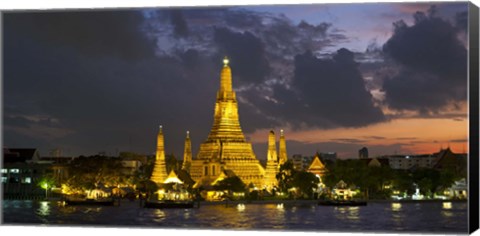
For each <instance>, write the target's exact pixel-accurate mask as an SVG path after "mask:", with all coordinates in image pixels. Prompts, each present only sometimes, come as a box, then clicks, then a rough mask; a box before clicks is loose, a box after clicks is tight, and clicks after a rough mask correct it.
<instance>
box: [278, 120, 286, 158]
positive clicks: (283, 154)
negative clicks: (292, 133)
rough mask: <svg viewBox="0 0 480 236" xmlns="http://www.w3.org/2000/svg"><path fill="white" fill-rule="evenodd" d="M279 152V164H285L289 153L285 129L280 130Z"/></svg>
mask: <svg viewBox="0 0 480 236" xmlns="http://www.w3.org/2000/svg"><path fill="white" fill-rule="evenodd" d="M279 146H280V147H279V148H280V150H279V154H278V164H279V165H283V163H285V162H287V159H288V155H287V143H286V142H285V135H284V134H283V129H282V130H280V144H279Z"/></svg>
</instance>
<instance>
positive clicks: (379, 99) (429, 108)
mask: <svg viewBox="0 0 480 236" xmlns="http://www.w3.org/2000/svg"><path fill="white" fill-rule="evenodd" d="M417 11H420V12H423V13H417V14H415V12H417ZM466 11H467V4H466V3H441V2H438V3H435V7H434V8H431V3H381V4H377V3H375V4H349V5H342V4H317V5H311V6H310V5H293V6H244V7H242V6H239V7H212V8H206V7H200V8H178V9H176V8H170V9H165V8H163V9H161V8H159V9H134V10H109V11H104V10H103V11H102V10H95V11H79V12H72V11H71V10H69V11H59V12H57V13H53V12H51V13H40V12H37V13H35V12H31V13H28V12H26V13H13V12H12V13H6V14H5V17H4V45H3V46H4V94H5V96H4V109H3V110H4V115H3V118H4V124H3V129H4V146H6V147H35V148H39V149H40V150H41V154H42V155H48V151H49V150H51V149H55V148H60V149H62V150H63V151H64V154H66V155H81V154H83V155H91V154H96V153H98V152H101V151H105V152H107V153H110V154H114V153H116V152H121V151H133V152H140V153H146V154H147V153H148V154H151V153H154V152H155V137H156V132H157V127H158V125H163V127H164V134H165V151H166V153H174V154H175V155H176V157H177V158H179V157H181V156H182V155H183V144H184V138H185V132H186V131H190V137H191V140H192V149H193V150H192V151H193V155H194V156H195V155H196V153H197V151H198V148H199V145H200V143H201V142H203V141H204V139H206V137H207V134H208V131H209V130H210V128H211V125H212V123H211V122H212V121H211V120H212V112H213V108H214V104H215V92H216V90H217V89H218V86H219V83H218V79H219V73H218V71H219V69H220V68H221V66H222V63H221V59H222V58H223V57H224V56H225V55H226V56H228V57H229V58H230V60H231V65H232V74H233V87H234V89H235V90H236V92H237V96H238V103H239V113H240V114H239V115H240V122H241V124H242V129H243V131H244V132H245V135H246V137H247V139H248V140H249V141H250V142H252V143H253V148H254V151H255V154H256V155H257V158H258V159H265V158H266V155H267V152H266V150H267V137H268V131H269V130H271V129H273V130H274V131H275V132H276V133H279V130H280V129H284V130H285V136H286V140H287V149H288V150H289V154H290V156H291V155H293V154H296V153H301V154H303V155H307V156H308V155H313V154H314V153H315V151H321V152H337V153H338V155H339V157H340V158H349V157H357V156H358V149H360V148H361V147H363V146H366V147H368V148H369V152H370V153H371V155H372V156H375V155H382V154H393V153H405V154H415V153H432V152H436V151H438V150H439V149H440V148H441V147H443V148H445V147H447V146H449V147H451V148H452V150H453V151H454V152H464V151H468V145H467V137H468V118H467V100H466V99H467V98H466V95H467V45H468V43H467V42H466V39H467V31H466V19H467V18H466ZM282 14H283V15H282ZM400 20H403V22H404V24H402V23H396V24H395V25H396V26H395V27H396V30H394V26H393V23H394V22H399V21H400ZM99 22H101V24H98V23H99ZM352 22H355V23H358V24H352ZM419 52H421V53H419Z"/></svg>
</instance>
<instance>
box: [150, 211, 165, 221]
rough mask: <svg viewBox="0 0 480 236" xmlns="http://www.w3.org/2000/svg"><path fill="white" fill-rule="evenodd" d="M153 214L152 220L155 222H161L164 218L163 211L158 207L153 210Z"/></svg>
mask: <svg viewBox="0 0 480 236" xmlns="http://www.w3.org/2000/svg"><path fill="white" fill-rule="evenodd" d="M153 216H154V219H153V221H155V222H162V221H163V220H165V212H164V211H162V210H160V209H156V210H155V211H154V212H153Z"/></svg>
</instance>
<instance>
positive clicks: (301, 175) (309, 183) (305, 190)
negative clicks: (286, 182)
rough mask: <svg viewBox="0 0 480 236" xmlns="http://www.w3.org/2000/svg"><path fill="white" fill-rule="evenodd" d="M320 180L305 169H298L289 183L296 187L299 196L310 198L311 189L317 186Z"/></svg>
mask: <svg viewBox="0 0 480 236" xmlns="http://www.w3.org/2000/svg"><path fill="white" fill-rule="evenodd" d="M319 183H320V180H319V179H318V178H317V176H315V175H314V174H312V173H310V172H306V171H299V172H296V173H295V174H294V175H293V178H292V181H291V185H292V186H293V187H295V188H297V189H298V191H299V193H300V196H302V197H304V198H310V197H312V196H313V190H314V189H315V188H317V186H318V184H319Z"/></svg>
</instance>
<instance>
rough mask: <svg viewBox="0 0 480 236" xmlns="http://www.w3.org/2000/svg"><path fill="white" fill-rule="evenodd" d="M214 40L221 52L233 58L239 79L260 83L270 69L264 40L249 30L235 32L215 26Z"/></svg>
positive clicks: (233, 64)
mask: <svg viewBox="0 0 480 236" xmlns="http://www.w3.org/2000/svg"><path fill="white" fill-rule="evenodd" d="M214 40H215V42H216V43H217V45H218V48H219V52H220V54H224V55H228V56H229V57H230V58H231V66H232V67H233V68H235V71H236V76H237V78H239V80H237V81H241V82H256V83H259V82H261V81H263V80H264V79H265V77H266V76H267V75H268V73H269V71H270V67H269V64H268V61H267V59H266V57H265V47H264V45H263V42H262V41H261V40H260V39H259V38H257V37H256V36H255V35H253V34H252V33H251V32H249V31H245V32H243V33H237V32H233V31H231V30H229V29H227V28H215V32H214Z"/></svg>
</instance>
